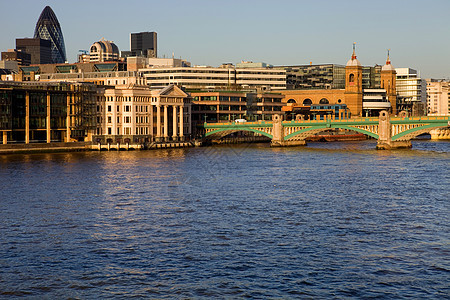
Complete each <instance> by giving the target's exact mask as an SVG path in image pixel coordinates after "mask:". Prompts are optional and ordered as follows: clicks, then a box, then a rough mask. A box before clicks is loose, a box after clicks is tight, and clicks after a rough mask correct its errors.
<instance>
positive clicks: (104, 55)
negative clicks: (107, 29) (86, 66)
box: [89, 39, 119, 62]
mask: <svg viewBox="0 0 450 300" xmlns="http://www.w3.org/2000/svg"><path fill="white" fill-rule="evenodd" d="M116 60H119V48H118V47H117V46H116V44H114V42H112V41H107V40H104V39H102V40H100V41H98V42H95V43H93V44H92V45H91V47H90V48H89V61H90V62H96V61H99V62H107V61H116Z"/></svg>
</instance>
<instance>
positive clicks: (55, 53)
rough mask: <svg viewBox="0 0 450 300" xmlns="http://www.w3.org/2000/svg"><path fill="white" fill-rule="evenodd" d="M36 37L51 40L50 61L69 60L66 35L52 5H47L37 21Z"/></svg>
mask: <svg viewBox="0 0 450 300" xmlns="http://www.w3.org/2000/svg"><path fill="white" fill-rule="evenodd" d="M34 38H41V39H44V40H49V41H50V44H51V62H50V63H64V62H66V61H67V58H66V47H65V45H64V37H63V34H62V30H61V26H60V24H59V21H58V19H57V18H56V15H55V13H54V12H53V10H52V9H51V8H50V6H46V7H45V8H44V10H43V11H42V13H41V15H40V16H39V19H38V21H37V23H36V28H35V30H34ZM25 52H26V51H25ZM40 63H44V62H40Z"/></svg>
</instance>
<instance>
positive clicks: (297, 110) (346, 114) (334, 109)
mask: <svg viewBox="0 0 450 300" xmlns="http://www.w3.org/2000/svg"><path fill="white" fill-rule="evenodd" d="M291 106H292V105H291V103H289V104H288V105H287V106H284V107H283V108H282V109H283V111H285V112H286V119H287V120H295V119H296V116H297V115H300V116H302V117H303V118H304V119H305V120H343V119H348V118H350V110H349V109H348V108H347V105H345V104H332V105H330V104H312V105H310V106H295V107H292V108H291Z"/></svg>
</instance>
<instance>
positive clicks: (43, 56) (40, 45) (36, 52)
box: [16, 38, 53, 65]
mask: <svg viewBox="0 0 450 300" xmlns="http://www.w3.org/2000/svg"><path fill="white" fill-rule="evenodd" d="M16 49H17V50H18V51H21V52H24V53H27V54H29V55H30V64H32V65H35V64H51V63H52V62H53V60H52V45H51V42H50V41H48V40H44V39H41V38H33V39H32V38H23V39H16Z"/></svg>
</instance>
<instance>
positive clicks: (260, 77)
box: [139, 67, 286, 91]
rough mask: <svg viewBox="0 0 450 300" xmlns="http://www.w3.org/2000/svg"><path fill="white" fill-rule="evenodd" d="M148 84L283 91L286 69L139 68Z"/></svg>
mask: <svg viewBox="0 0 450 300" xmlns="http://www.w3.org/2000/svg"><path fill="white" fill-rule="evenodd" d="M139 71H140V72H141V73H142V74H143V76H144V77H145V78H146V80H147V84H148V85H149V86H151V87H163V86H167V85H168V84H177V85H179V86H183V87H185V88H186V89H189V90H253V89H260V90H263V91H264V90H267V91H268V90H283V89H285V88H286V71H284V70H277V69H271V68H248V69H247V68H244V69H237V68H234V67H226V68H215V67H154V68H144V69H140V70H139Z"/></svg>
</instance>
